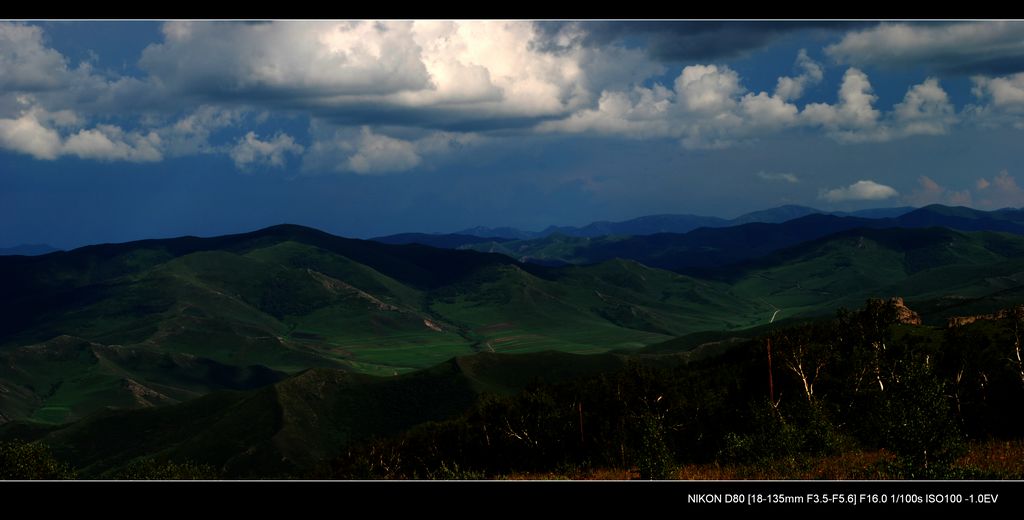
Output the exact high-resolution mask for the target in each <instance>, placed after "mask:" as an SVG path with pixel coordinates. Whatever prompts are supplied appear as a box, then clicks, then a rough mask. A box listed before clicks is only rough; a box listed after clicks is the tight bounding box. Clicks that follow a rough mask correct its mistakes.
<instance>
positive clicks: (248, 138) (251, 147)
mask: <svg viewBox="0 0 1024 520" xmlns="http://www.w3.org/2000/svg"><path fill="white" fill-rule="evenodd" d="M303 150H304V148H303V146H302V145H300V144H297V143H296V142H295V139H293V138H292V136H290V135H288V134H285V133H280V132H279V133H277V134H275V135H274V137H272V138H271V139H269V140H267V141H262V140H260V138H259V137H258V136H257V135H256V133H255V132H249V133H247V134H245V137H243V138H241V139H239V140H238V143H237V144H236V145H235V147H234V148H232V149H231V152H230V153H229V155H230V156H231V160H232V161H234V162H235V166H237V167H238V168H239V169H242V170H245V169H249V168H251V167H252V166H256V165H266V166H272V167H277V168H281V167H283V166H284V163H285V159H284V156H285V154H286V153H291V154H301V153H302V151H303Z"/></svg>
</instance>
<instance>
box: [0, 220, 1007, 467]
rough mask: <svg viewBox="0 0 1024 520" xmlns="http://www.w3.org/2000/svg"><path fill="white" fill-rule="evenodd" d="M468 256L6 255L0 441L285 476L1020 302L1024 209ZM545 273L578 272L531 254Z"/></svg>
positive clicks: (310, 242) (184, 249)
mask: <svg viewBox="0 0 1024 520" xmlns="http://www.w3.org/2000/svg"><path fill="white" fill-rule="evenodd" d="M798 213H800V211H799V210H796V211H794V214H798ZM752 218H760V217H757V216H756V215H755V217H752ZM449 237H450V236H449ZM465 240H472V238H471V237H470V238H464V237H455V238H452V241H451V242H447V243H446V244H444V247H429V246H426V245H418V244H386V243H381V242H379V241H372V240H356V239H348V238H343V237H337V236H333V235H330V234H328V233H324V232H322V231H318V230H315V229H311V228H306V227H302V226H296V225H279V226H273V227H270V228H266V229H262V230H258V231H254V232H251V233H243V234H237V235H226V236H220V237H210V238H197V237H181V238H174V239H161V240H143V241H137V242H129V243H122V244H103V245H95V246H87V247H83V248H79V249H75V250H71V251H62V252H53V253H49V254H45V255H41V256H5V257H0V285H2V286H3V287H4V288H5V290H4V291H3V292H2V293H0V316H3V319H2V320H0V390H2V391H0V424H2V425H3V426H0V439H2V438H11V437H16V436H20V437H26V438H45V439H46V442H47V443H48V444H50V445H52V446H54V447H55V450H57V452H58V453H61V454H63V455H64V456H66V457H67V458H68V459H69V460H74V461H75V463H76V465H77V466H78V467H82V468H86V469H87V472H88V473H89V474H90V475H97V476H99V475H108V474H110V472H112V471H115V470H117V469H118V468H122V467H124V465H125V464H128V463H130V462H131V461H133V460H136V459H138V458H140V457H149V456H153V454H155V453H163V454H165V455H168V454H173V455H174V456H175V457H184V458H189V457H195V458H200V459H202V460H205V461H208V462H210V463H214V464H216V465H217V466H218V467H221V468H226V469H225V470H226V471H228V473H229V474H231V475H235V476H246V475H250V476H251V475H267V474H268V473H267V472H268V471H269V472H271V473H269V474H277V473H273V472H280V474H287V473H289V472H291V471H293V470H295V469H296V468H307V469H308V468H309V467H310V466H311V464H314V463H315V461H316V460H323V459H324V458H330V457H333V456H336V455H337V454H338V453H339V450H341V449H342V448H343V447H344V446H345V445H346V443H350V442H356V441H359V440H360V439H368V438H371V437H373V436H376V435H390V434H393V433H396V432H401V431H404V430H405V429H407V428H409V427H411V426H413V425H415V424H420V423H423V422H425V421H432V420H440V419H443V418H445V417H449V416H451V415H452V414H455V413H460V412H461V411H462V410H464V409H466V407H467V406H470V404H471V403H473V402H475V400H476V399H478V397H479V396H480V395H483V394H485V393H488V392H496V393H504V394H510V393H514V392H517V391H519V390H520V389H523V388H526V387H527V386H528V385H530V384H531V381H534V380H536V379H537V378H540V379H542V380H546V381H562V380H568V379H571V378H572V377H576V376H578V375H581V374H597V373H601V372H602V371H605V370H612V369H619V368H621V367H622V366H624V363H625V362H626V360H627V359H645V358H646V356H662V355H671V356H679V355H680V354H679V352H680V347H679V345H685V347H684V348H683V349H682V350H683V351H689V350H690V349H693V348H696V347H700V346H701V345H705V344H711V343H716V344H721V345H726V346H727V345H729V344H731V343H730V342H731V341H733V340H734V339H736V338H750V337H753V336H754V335H756V334H760V333H763V332H764V331H765V330H768V329H769V328H771V327H774V326H783V325H785V324H789V323H794V322H798V321H801V320H807V319H815V318H820V317H822V316H828V315H831V314H832V313H834V312H835V310H836V309H839V308H841V307H846V308H855V307H859V306H860V305H862V304H863V302H864V301H865V300H866V299H868V298H873V297H878V296H891V295H901V296H903V297H904V298H905V300H906V302H907V304H908V305H910V306H911V307H912V308H914V309H915V310H917V311H919V312H920V313H921V314H922V317H923V318H924V320H925V323H929V324H944V323H945V321H946V319H947V318H948V317H950V316H957V315H966V314H978V313H988V312H993V311H994V310H997V309H1001V308H1006V307H1009V306H1012V305H1014V304H1016V303H1019V302H1020V301H1021V300H1022V298H1024V212H1022V211H1020V210H1000V211H995V212H981V211H976V210H970V209H967V208H949V207H945V206H929V207H926V208H920V209H917V210H914V211H909V212H907V213H903V214H901V215H899V216H896V217H883V218H865V217H858V216H839V215H826V214H819V213H813V214H807V215H802V216H798V217H797V218H794V219H790V220H787V221H785V222H780V223H767V222H749V223H744V224H739V225H734V226H730V227H719V228H714V227H703V228H700V229H695V230H692V231H689V232H688V233H657V234H652V235H640V236H632V237H621V236H606V237H596V238H586V237H569V236H566V235H560V234H555V235H551V236H548V237H546V238H543V239H531V240H526V241H520V240H512V241H502V242H499V241H496V240H493V238H487V239H485V240H487V241H486V242H477V243H473V242H466V241H465ZM460 241H461V243H460ZM453 246H454V247H455V248H453ZM459 248H461V249H459ZM476 248H486V249H487V250H488V251H492V250H493V251H495V252H494V253H492V252H482V251H477V250H473V249H476ZM499 249H500V250H499ZM495 253H502V254H495ZM538 258H539V259H542V260H550V261H559V262H565V265H560V266H552V265H537V264H534V263H531V262H523V261H522V260H524V259H526V260H531V261H532V260H535V259H538ZM680 338H684V339H682V340H681V339H680ZM686 338H689V339H686ZM513 354H514V355H513ZM573 354H576V355H573ZM580 354H587V355H586V356H580ZM683 355H688V354H683ZM680 359H682V358H678V357H675V358H671V360H670V359H668V358H665V359H662V358H660V357H659V358H658V359H657V361H656V362H657V363H666V362H681V361H680ZM673 360H674V361H673ZM138 432H150V433H148V434H146V435H141V436H140V435H138ZM98 439H103V440H102V442H100V441H98ZM90 443H91V444H90ZM86 444H89V445H91V446H93V447H94V448H92V449H89V450H83V449H82V446H83V445H86Z"/></svg>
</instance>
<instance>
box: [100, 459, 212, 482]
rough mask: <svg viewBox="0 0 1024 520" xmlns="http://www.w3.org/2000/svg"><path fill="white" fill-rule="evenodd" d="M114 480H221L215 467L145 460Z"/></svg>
mask: <svg viewBox="0 0 1024 520" xmlns="http://www.w3.org/2000/svg"><path fill="white" fill-rule="evenodd" d="M114 478H115V479H118V480H216V479H218V478H220V472H218V471H217V470H216V469H214V467H213V466H210V465H207V464H196V463H195V462H192V461H185V462H182V463H177V462H174V461H165V462H157V461H156V460H154V459H145V460H142V461H137V462H133V463H132V464H130V465H129V466H128V467H126V468H124V469H122V470H121V471H120V472H118V473H117V474H116V475H115V476H114Z"/></svg>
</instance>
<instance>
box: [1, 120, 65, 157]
mask: <svg viewBox="0 0 1024 520" xmlns="http://www.w3.org/2000/svg"><path fill="white" fill-rule="evenodd" d="M0 147H3V148H5V149H7V150H11V151H14V152H19V153H25V154H29V155H31V156H32V157H35V158H36V159H56V158H57V156H58V155H60V151H61V139H60V134H58V133H57V131H56V130H53V129H51V128H47V127H45V126H43V125H42V124H41V123H40V122H39V119H38V117H37V114H36V113H35V112H33V111H29V112H26V113H25V114H23V115H21V116H20V117H18V118H16V119H0Z"/></svg>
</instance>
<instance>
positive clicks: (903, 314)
mask: <svg viewBox="0 0 1024 520" xmlns="http://www.w3.org/2000/svg"><path fill="white" fill-rule="evenodd" d="M889 303H890V304H891V305H892V306H893V307H895V308H896V321H898V322H900V323H904V324H907V325H920V324H921V316H919V315H918V314H917V313H916V312H914V311H912V310H910V307H907V304H905V303H903V298H901V297H899V296H893V297H892V298H890V299H889Z"/></svg>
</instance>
